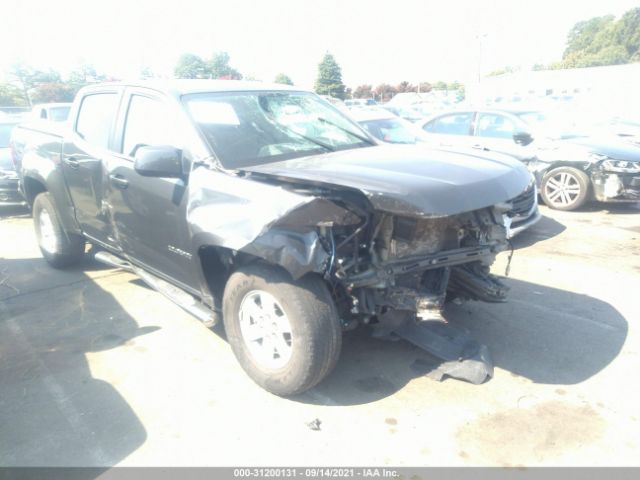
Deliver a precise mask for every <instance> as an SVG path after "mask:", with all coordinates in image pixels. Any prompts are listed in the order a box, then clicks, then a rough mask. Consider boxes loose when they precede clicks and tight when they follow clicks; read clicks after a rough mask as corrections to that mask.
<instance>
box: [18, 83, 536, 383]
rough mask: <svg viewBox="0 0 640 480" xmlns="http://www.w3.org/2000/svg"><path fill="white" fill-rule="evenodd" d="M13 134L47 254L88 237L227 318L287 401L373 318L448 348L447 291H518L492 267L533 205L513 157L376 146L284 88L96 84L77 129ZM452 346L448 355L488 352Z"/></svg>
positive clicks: (386, 330)
mask: <svg viewBox="0 0 640 480" xmlns="http://www.w3.org/2000/svg"><path fill="white" fill-rule="evenodd" d="M12 142H13V151H14V153H15V157H16V158H14V160H15V162H16V164H17V165H18V169H19V172H20V176H21V185H22V189H23V191H24V195H25V198H27V199H28V201H29V203H30V204H32V206H33V217H34V223H35V230H36V235H37V238H38V242H39V245H40V249H41V251H42V253H43V255H44V257H45V258H46V259H47V261H48V262H49V263H50V264H51V265H53V266H54V267H64V266H67V265H70V264H72V263H74V262H77V261H79V260H81V259H82V258H83V256H84V255H85V246H86V243H90V244H92V245H93V248H92V249H91V251H92V252H97V253H95V257H96V258H97V259H98V260H101V261H103V262H106V263H108V264H110V265H113V266H116V267H119V268H124V269H127V270H130V271H132V272H135V273H136V274H138V275H139V276H140V277H141V278H142V279H143V280H145V281H146V282H147V283H149V285H151V286H152V287H154V288H156V289H157V290H158V291H160V292H162V293H163V294H165V295H166V296H167V297H169V298H170V299H171V300H173V301H174V302H176V303H177V304H178V305H180V306H181V307H182V308H184V309H185V310H187V311H189V312H190V313H192V314H193V315H194V316H196V317H197V318H198V319H200V320H201V321H203V322H204V323H205V324H206V325H208V326H212V325H214V324H216V323H217V322H218V321H219V320H223V322H224V327H225V331H226V336H227V339H228V341H229V343H230V345H231V347H232V349H233V352H234V353H235V355H236V356H237V358H238V360H239V362H240V364H241V365H242V367H243V368H244V370H245V371H246V372H247V373H248V374H249V375H250V376H251V378H253V379H254V380H255V381H256V382H257V383H258V384H260V385H261V386H262V387H264V388H265V389H267V390H269V391H271V392H273V393H275V394H278V395H292V394H296V393H300V392H303V391H305V390H307V389H309V388H311V387H312V386H314V385H316V384H317V383H318V382H320V381H321V380H322V379H323V378H324V377H325V376H326V375H327V374H328V373H329V372H330V371H331V370H332V368H333V367H334V365H335V364H336V361H337V359H338V356H339V353H340V349H341V341H342V332H343V330H348V329H352V328H355V327H357V326H358V325H369V326H370V328H371V329H372V331H373V332H374V334H376V335H377V336H379V337H386V336H394V335H398V336H400V337H403V338H406V339H407V340H409V341H412V342H414V343H416V344H418V345H420V346H423V347H424V348H427V349H429V350H430V351H434V350H436V351H437V350H438V348H437V346H434V344H435V343H438V341H440V342H442V341H443V338H445V337H447V335H448V334H447V333H446V332H445V333H442V332H441V333H440V334H439V333H438V332H437V331H436V330H437V329H435V330H432V329H430V328H429V326H433V325H446V322H445V320H444V318H443V317H442V311H443V307H444V304H445V301H446V300H451V299H455V298H459V299H462V300H464V299H472V300H481V301H486V302H501V301H503V300H504V299H505V294H506V287H505V286H504V285H503V284H502V283H501V282H500V281H499V280H498V279H497V278H496V277H494V276H493V275H491V274H490V273H489V267H490V265H491V264H492V262H493V260H494V258H495V256H496V254H497V253H499V252H501V251H503V250H505V249H507V248H508V240H507V227H508V223H509V222H508V218H507V213H506V212H509V211H511V210H512V208H513V200H514V199H517V200H518V201H519V202H522V201H523V200H522V199H523V198H525V197H527V198H528V197H531V202H535V188H534V186H533V185H532V177H531V175H530V174H529V173H528V172H527V170H526V168H525V167H524V166H522V165H521V164H520V163H519V162H517V161H516V160H510V159H508V158H506V157H501V156H495V157H491V156H486V155H487V154H486V152H479V153H478V154H462V153H452V152H445V151H439V150H429V149H425V148H423V147H422V148H421V147H415V146H392V145H388V146H382V145H378V144H377V143H376V141H375V140H373V139H372V138H371V137H370V136H369V135H368V134H367V133H366V132H364V131H363V130H362V129H361V128H360V127H359V126H358V125H357V124H356V123H354V122H352V121H351V120H349V119H348V118H347V117H345V116H344V115H343V114H341V113H340V112H339V111H338V110H336V109H335V108H333V107H332V106H331V105H330V104H328V103H327V102H325V101H323V100H322V99H320V98H319V97H318V96H316V95H315V94H312V93H309V92H304V91H299V90H296V89H294V88H289V87H284V86H268V85H265V84H252V83H247V82H233V81H198V80H193V81H176V82H169V83H168V84H164V83H163V84H146V83H140V84H106V85H98V86H91V87H88V88H85V89H83V90H81V91H80V93H79V94H78V96H77V98H76V101H75V103H74V105H73V107H72V111H71V114H70V117H69V121H68V124H67V125H66V127H65V129H64V130H61V131H56V132H53V131H48V132H47V131H43V130H38V129H37V128H35V127H34V128H31V127H29V126H28V125H26V126H21V127H19V128H18V129H17V130H16V132H15V133H14V137H13V140H12ZM523 196H524V197H523ZM443 335H444V336H443ZM447 339H448V340H447V341H448V342H449V343H448V344H447V345H445V348H444V350H446V353H445V354H441V357H442V358H443V359H444V360H452V361H463V360H465V359H469V360H473V359H476V360H477V359H478V358H480V360H479V361H480V363H482V359H483V357H484V353H483V351H482V349H476V350H475V351H473V352H470V351H469V348H468V346H469V344H468V342H467V343H464V342H463V343H461V344H459V345H457V347H456V346H455V345H454V347H451V345H453V344H455V342H456V340H455V338H453V337H451V336H449V337H447ZM445 343H446V342H445ZM456 348H457V351H456ZM436 353H437V352H436ZM448 357H450V358H448ZM487 373H488V374H490V371H489V372H487V371H482V372H481V374H480V375H479V376H478V375H476V376H475V377H473V376H472V377H473V378H467V379H471V380H472V381H477V382H480V381H482V380H484V379H485V377H486V375H487ZM463 376H464V375H463Z"/></svg>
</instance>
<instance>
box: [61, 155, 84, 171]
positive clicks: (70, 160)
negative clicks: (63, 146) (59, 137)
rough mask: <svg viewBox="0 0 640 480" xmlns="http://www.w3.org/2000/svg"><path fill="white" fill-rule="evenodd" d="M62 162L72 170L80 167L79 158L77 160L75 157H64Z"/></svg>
mask: <svg viewBox="0 0 640 480" xmlns="http://www.w3.org/2000/svg"><path fill="white" fill-rule="evenodd" d="M63 162H64V163H66V164H67V165H68V166H69V167H71V168H73V169H74V170H77V169H78V168H80V160H78V159H77V158H76V157H64V159H63Z"/></svg>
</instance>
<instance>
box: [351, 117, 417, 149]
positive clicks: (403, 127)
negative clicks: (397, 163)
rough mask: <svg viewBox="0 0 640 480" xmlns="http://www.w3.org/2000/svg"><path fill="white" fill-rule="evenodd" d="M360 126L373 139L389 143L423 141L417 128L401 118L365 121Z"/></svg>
mask: <svg viewBox="0 0 640 480" xmlns="http://www.w3.org/2000/svg"><path fill="white" fill-rule="evenodd" d="M360 125H362V126H363V127H364V129H365V130H366V131H367V132H369V133H370V134H371V135H373V136H374V137H376V138H378V139H380V140H382V141H383V142H389V143H417V142H421V141H424V138H423V136H422V134H421V132H420V131H419V130H418V129H417V127H416V126H415V125H414V124H413V123H411V122H408V121H407V120H404V119H402V118H384V119H378V120H365V121H362V122H360Z"/></svg>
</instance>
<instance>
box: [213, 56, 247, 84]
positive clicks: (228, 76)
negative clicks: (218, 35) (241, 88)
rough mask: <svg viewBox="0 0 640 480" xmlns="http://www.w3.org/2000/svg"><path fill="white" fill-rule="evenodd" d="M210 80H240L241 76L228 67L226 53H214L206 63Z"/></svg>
mask: <svg viewBox="0 0 640 480" xmlns="http://www.w3.org/2000/svg"><path fill="white" fill-rule="evenodd" d="M207 67H208V70H209V74H210V75H211V76H210V78H219V79H222V80H242V74H241V73H240V72H239V71H238V70H236V69H235V68H233V67H231V66H230V65H229V54H228V53H227V52H215V53H214V54H213V55H212V56H211V60H209V61H208V62H207Z"/></svg>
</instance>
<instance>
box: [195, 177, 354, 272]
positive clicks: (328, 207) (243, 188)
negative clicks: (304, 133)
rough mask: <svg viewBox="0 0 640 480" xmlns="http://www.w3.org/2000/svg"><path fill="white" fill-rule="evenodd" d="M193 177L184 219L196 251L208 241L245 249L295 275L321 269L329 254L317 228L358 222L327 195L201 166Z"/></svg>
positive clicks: (236, 249)
mask: <svg viewBox="0 0 640 480" xmlns="http://www.w3.org/2000/svg"><path fill="white" fill-rule="evenodd" d="M191 179H192V181H191V182H190V185H189V201H188V204H187V221H188V223H189V228H190V231H191V237H192V242H193V250H194V251H195V252H197V251H198V250H199V248H200V247H202V246H209V245H210V246H218V247H224V248H227V249H231V250H235V251H238V252H243V253H247V254H250V255H253V256H257V257H260V258H263V259H265V260H267V261H268V262H270V263H273V264H275V265H280V266H282V267H284V268H285V269H286V270H287V271H289V273H290V274H291V275H292V277H293V278H299V277H301V276H302V275H304V274H305V273H307V272H310V271H317V272H319V271H322V270H323V269H324V265H325V263H326V261H327V259H328V258H329V253H328V252H327V251H326V249H325V248H324V247H323V245H322V244H321V242H320V239H319V237H318V233H317V227H327V226H328V227H330V226H331V225H350V224H357V223H358V222H359V221H360V219H359V218H358V217H357V216H356V215H354V214H353V213H352V212H350V211H348V210H346V209H344V208H342V207H339V206H337V205H336V204H334V203H332V202H331V201H329V200H327V199H324V198H320V197H316V196H313V195H310V194H305V193H295V192H291V191H289V190H286V189H284V188H282V187H280V186H275V185H271V184H267V183H261V182H256V181H255V180H246V179H244V178H242V177H231V176H229V175H226V174H222V173H219V172H216V171H214V170H209V169H207V168H204V167H201V168H199V169H198V172H197V174H196V175H192V176H191Z"/></svg>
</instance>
